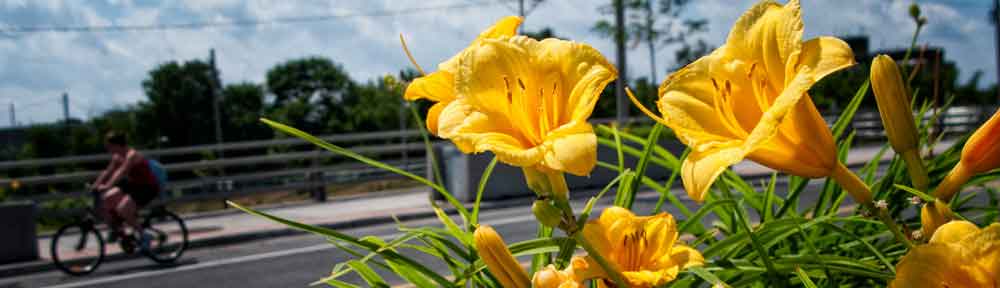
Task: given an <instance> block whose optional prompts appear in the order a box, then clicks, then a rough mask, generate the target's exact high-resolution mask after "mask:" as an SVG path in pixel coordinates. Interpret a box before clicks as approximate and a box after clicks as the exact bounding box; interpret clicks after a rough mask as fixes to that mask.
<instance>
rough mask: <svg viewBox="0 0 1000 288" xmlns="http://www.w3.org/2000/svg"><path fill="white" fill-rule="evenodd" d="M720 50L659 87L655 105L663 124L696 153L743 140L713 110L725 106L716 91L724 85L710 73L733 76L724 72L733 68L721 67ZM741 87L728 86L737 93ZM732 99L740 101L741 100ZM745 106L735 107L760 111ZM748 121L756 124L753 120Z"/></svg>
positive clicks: (692, 64)
mask: <svg viewBox="0 0 1000 288" xmlns="http://www.w3.org/2000/svg"><path fill="white" fill-rule="evenodd" d="M721 50H723V49H722V48H720V49H717V50H716V51H715V52H713V53H712V54H710V55H708V56H705V57H702V58H701V59H698V60H697V61H695V62H694V63H691V64H689V65H688V66H685V67H684V68H682V69H681V70H679V71H677V72H675V73H673V74H671V75H670V76H669V77H668V78H667V79H666V80H664V82H663V85H661V87H660V99H659V101H657V106H658V108H659V109H660V113H661V115H662V116H663V120H664V121H665V122H664V123H663V124H664V125H667V126H668V127H670V129H672V130H674V133H676V134H677V136H678V138H679V139H680V140H681V142H684V144H686V145H688V146H692V148H693V149H695V150H700V149H701V148H700V147H699V146H701V145H706V144H709V143H718V142H726V141H731V140H733V139H736V138H741V137H744V136H745V132H741V131H738V130H742V129H741V128H742V127H733V125H731V124H727V123H726V119H724V118H723V117H719V115H718V114H717V113H716V111H715V107H716V106H721V105H727V104H725V103H717V98H716V95H717V93H718V89H717V87H719V86H720V85H722V86H725V85H724V84H720V83H718V81H717V80H715V77H714V76H713V73H724V72H725V73H736V72H731V71H725V70H726V68H732V67H725V66H724V65H723V64H721V62H723V61H725V58H724V56H723V55H722V52H721ZM713 67H714V68H713ZM741 68H742V67H741ZM737 69H738V68H737ZM734 78H735V77H734ZM741 86H742V85H730V87H733V88H736V89H740V87H741ZM747 92H749V91H747ZM743 93H746V92H742V91H735V92H734V93H733V94H734V95H741V94H743ZM732 99H733V100H735V101H740V100H742V99H741V98H740V97H734V98H732ZM745 102H746V103H734V104H738V105H740V106H743V107H745V108H746V110H754V108H757V109H756V110H757V111H760V108H759V107H757V104H756V103H755V102H752V101H745ZM747 105H749V106H747ZM737 112H739V111H737ZM757 114H760V113H759V112H758V113H757ZM748 120H750V121H753V122H756V119H748ZM740 122H743V121H740ZM751 127H752V126H751ZM702 150H703V149H702Z"/></svg>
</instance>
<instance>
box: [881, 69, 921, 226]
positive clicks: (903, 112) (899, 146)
mask: <svg viewBox="0 0 1000 288" xmlns="http://www.w3.org/2000/svg"><path fill="white" fill-rule="evenodd" d="M871 83H872V90H873V91H874V92H875V102H876V103H878V112H879V116H881V118H882V124H883V126H885V134H886V135H887V136H888V138H889V144H890V145H892V149H893V150H896V152H897V153H899V154H900V156H902V157H903V160H904V161H906V166H907V169H908V171H909V173H910V178H911V179H912V182H913V186H914V187H915V188H917V189H918V190H921V191H923V190H926V189H927V185H928V183H927V182H928V181H929V180H928V179H927V168H925V167H924V163H923V159H921V158H920V150H919V149H918V144H919V143H920V142H919V139H918V136H917V124H916V121H914V119H913V111H912V110H910V93H909V92H907V89H906V84H904V83H903V77H902V76H901V75H900V74H899V67H898V66H896V62H895V61H893V60H892V58H890V57H889V56H886V55H878V56H876V57H875V60H873V61H872V67H871ZM927 235H930V234H927Z"/></svg>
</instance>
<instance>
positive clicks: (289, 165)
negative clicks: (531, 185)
mask: <svg viewBox="0 0 1000 288" xmlns="http://www.w3.org/2000/svg"><path fill="white" fill-rule="evenodd" d="M419 135H420V132H419V131H417V130H406V131H382V132H371V133H354V134H340V135H326V136H322V137H320V138H322V139H324V140H326V141H328V142H331V143H334V144H338V145H342V146H345V147H347V148H348V149H350V150H351V151H354V152H356V153H359V154H363V155H366V156H369V157H373V158H376V159H379V160H380V161H383V162H386V163H388V164H390V165H393V166H396V167H399V168H401V169H404V170H406V171H409V172H411V173H424V171H426V167H425V166H426V165H427V164H426V160H425V159H424V158H423V154H424V152H425V148H426V147H425V145H424V143H423V142H422V141H421V140H419ZM376 141H377V142H382V143H390V144H378V145H354V146H351V145H349V144H351V143H358V142H368V143H371V142H376ZM393 142H395V143H393ZM305 145H311V144H310V143H308V142H306V141H304V140H301V139H298V138H288V139H273V140H262V141H245V142H233V143H224V144H218V145H216V144H210V145H197V146H189V147H177V148H168V149H159V150H143V151H142V152H143V153H144V154H145V155H146V156H147V157H150V158H153V159H155V158H160V157H164V156H185V155H191V156H200V155H201V154H203V153H206V152H208V153H217V152H222V153H225V152H229V151H239V150H243V151H246V150H253V149H258V150H261V153H264V154H252V155H243V156H237V157H232V156H231V157H229V158H224V159H215V160H196V161H187V162H175V163H164V168H165V169H166V170H167V171H168V172H169V175H170V178H171V179H170V182H169V183H168V184H167V186H166V189H165V193H164V194H165V195H164V196H166V198H168V199H167V200H166V201H169V202H187V201H197V200H204V199H219V198H223V199H225V198H230V197H238V196H244V195H250V194H254V193H261V192H269V191H289V190H298V191H302V190H312V192H314V193H313V194H314V195H315V196H316V197H317V199H323V198H325V197H323V196H318V194H320V190H322V188H324V187H326V186H328V185H330V184H337V183H346V182H353V181H362V180H370V179H384V178H387V177H394V176H395V175H394V174H392V173H389V172H386V171H382V170H380V169H374V168H372V167H369V166H367V165H365V164H362V163H357V162H353V161H348V162H344V161H339V162H342V163H336V162H338V160H339V159H343V157H342V156H340V155H337V154H334V153H331V152H328V151H325V150H321V149H318V148H303V147H296V146H305ZM271 148H280V149H278V150H285V151H288V150H292V151H289V152H277V153H275V152H273V151H272V150H275V149H271ZM303 149H312V150H308V151H302V150H303ZM232 154H235V153H231V154H230V155H232ZM244 154H245V153H244ZM180 158H188V159H191V158H200V157H180ZM108 160H110V155H109V154H97V155H82V156H71V157H60V158H47V159H31V160H20V161H7V162H0V173H4V172H6V171H10V170H13V169H34V168H43V167H66V166H70V165H78V164H86V163H94V162H101V161H108ZM324 162H326V163H327V164H324ZM330 163H333V164H332V165H331V164H330ZM248 167H251V169H248ZM213 169H215V170H216V171H218V170H222V171H228V172H227V173H226V175H224V176H221V175H216V176H204V175H203V173H198V171H202V170H213ZM53 170H56V169H53ZM237 170H244V171H246V170H249V172H235V173H234V171H237ZM99 173H100V171H95V170H87V171H71V172H61V173H55V174H50V175H32V176H26V177H19V178H16V179H11V178H0V187H11V186H10V185H11V184H12V182H14V181H17V183H18V185H19V186H20V187H21V189H26V188H27V189H32V188H42V189H43V190H45V188H48V189H47V190H50V191H51V190H58V191H55V192H50V193H39V194H30V195H18V194H13V195H11V196H12V197H11V198H12V199H13V200H30V201H36V202H45V201H54V200H60V199H66V198H77V197H86V196H89V192H88V191H83V190H81V189H82V187H81V186H82V185H81V184H82V183H84V182H86V181H92V180H93V179H94V178H96V177H97V175H98V174H99ZM177 175H187V176H188V177H183V178H179V179H178V178H177V177H176V176H177ZM53 187H58V188H53ZM73 187H76V188H75V189H74V188H73ZM35 190H37V189H35ZM323 194H324V196H325V192H324V193H323Z"/></svg>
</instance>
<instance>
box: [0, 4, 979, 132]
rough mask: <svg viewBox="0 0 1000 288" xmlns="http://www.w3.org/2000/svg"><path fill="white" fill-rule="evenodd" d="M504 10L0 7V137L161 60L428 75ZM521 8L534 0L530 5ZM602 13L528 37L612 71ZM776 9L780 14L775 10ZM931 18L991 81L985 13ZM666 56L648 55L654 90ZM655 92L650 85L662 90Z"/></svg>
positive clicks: (580, 8)
mask: <svg viewBox="0 0 1000 288" xmlns="http://www.w3.org/2000/svg"><path fill="white" fill-rule="evenodd" d="M513 1H514V0H369V1H348V0H283V1H281V0H173V1H149V0H88V1H83V0H80V1H76V0H0V55H2V56H0V127H7V126H10V125H11V123H10V121H9V120H8V119H10V112H9V111H8V106H9V105H10V104H11V103H13V104H14V106H15V109H16V117H17V122H18V123H19V124H21V125H24V124H31V123H43V122H51V121H55V120H57V119H61V117H62V113H63V112H62V105H61V97H60V96H61V95H62V94H63V93H64V92H65V93H68V95H69V100H70V101H69V102H70V105H69V106H70V107H69V108H70V109H69V111H70V115H71V117H76V118H83V119H88V118H90V117H93V116H97V115H99V114H100V113H102V112H104V111H107V110H108V109H112V108H116V107H124V106H127V105H131V104H135V103H137V102H138V101H142V100H144V99H145V95H144V94H143V91H142V86H141V82H142V80H143V79H144V78H145V77H146V76H147V73H148V71H149V70H150V69H152V68H154V67H156V66H157V65H158V64H161V63H164V62H168V61H187V60H191V59H196V58H198V59H207V57H208V54H209V50H210V49H215V51H216V57H217V63H218V66H219V69H220V73H221V77H222V81H223V82H224V83H238V82H255V83H261V82H263V80H264V75H265V73H266V72H267V69H268V68H270V67H272V66H274V65H276V64H279V63H281V62H284V61H287V60H290V59H294V58H300V57H307V56H323V57H328V58H330V59H332V60H333V61H335V62H337V63H339V64H341V65H343V67H344V68H345V69H346V70H347V71H348V72H349V73H350V76H351V78H352V79H354V80H355V81H369V80H372V79H375V78H376V77H379V76H381V75H385V74H388V73H395V72H397V71H399V70H400V69H404V68H407V67H411V65H410V64H409V61H408V60H407V59H406V56H405V54H404V53H403V52H402V49H401V48H400V45H399V40H398V35H399V34H400V33H402V34H403V35H404V36H405V37H406V39H407V43H408V45H409V48H410V50H411V51H412V52H413V54H414V56H415V58H416V59H417V62H418V63H419V64H420V65H421V66H423V67H424V68H425V69H429V70H430V69H432V68H433V67H435V66H436V64H437V63H439V62H441V61H443V60H445V59H447V58H448V57H450V56H452V55H454V54H455V53H456V52H458V51H459V50H461V49H462V48H463V47H465V46H466V45H467V44H468V43H469V42H470V41H471V40H472V39H473V38H475V36H476V35H477V34H478V33H479V32H480V31H481V30H482V29H484V28H486V27H488V26H490V25H491V24H492V23H493V22H494V21H496V20H497V19H499V18H501V17H503V16H506V15H514V14H517V11H516V10H515V9H516V4H514V2H513ZM526 2H530V1H526ZM609 2H610V1H608V0H547V1H545V2H543V3H542V4H540V5H539V6H537V7H536V8H535V9H534V10H532V11H531V13H530V14H529V15H528V16H527V19H526V21H525V23H524V26H523V27H524V28H525V29H527V30H529V31H533V30H537V29H540V28H542V27H551V28H552V29H553V30H554V31H555V32H556V34H557V35H558V36H561V37H565V38H569V39H572V40H575V41H579V42H584V43H588V44H590V45H592V46H594V47H595V48H597V49H598V50H600V51H601V52H602V53H603V54H604V55H605V57H607V58H608V59H611V60H612V62H614V59H615V58H614V56H615V54H614V52H615V50H614V45H613V43H612V42H611V41H610V40H609V39H606V38H602V37H601V36H600V35H597V34H595V33H593V32H592V31H591V27H592V26H593V24H594V22H596V21H597V20H599V19H608V20H611V16H610V15H603V14H601V12H599V11H598V7H599V6H601V5H604V4H606V3H609ZM692 2H693V3H692V4H691V5H689V7H687V8H686V9H687V10H686V11H685V15H690V16H691V17H703V18H706V19H707V20H708V21H709V22H708V31H707V32H706V33H704V34H702V36H701V37H702V38H703V39H704V40H705V41H706V42H708V43H709V44H710V45H713V46H718V45H719V44H721V43H723V42H724V41H725V38H726V35H727V34H728V33H729V29H730V27H731V26H732V23H733V22H735V20H736V19H737V18H738V17H739V16H740V15H741V14H742V13H743V12H744V11H745V10H746V9H747V8H749V7H751V6H752V5H753V4H754V3H755V2H756V1H754V0H696V1H692ZM781 2H784V1H781ZM916 2H917V3H918V4H920V5H921V7H922V10H923V14H924V16H926V17H927V19H928V25H927V26H925V29H924V32H923V33H922V34H921V37H920V40H919V43H920V44H929V45H933V46H941V47H944V48H945V57H946V59H948V60H950V61H954V62H956V63H957V64H958V66H959V68H960V70H961V73H962V74H961V75H960V78H961V79H967V78H968V77H969V76H970V75H972V73H973V71H977V70H978V71H982V72H983V73H984V75H983V80H984V81H982V82H981V83H982V84H983V85H985V84H992V83H994V82H995V81H994V80H993V79H996V71H995V70H996V68H995V65H996V64H995V63H996V62H995V61H996V60H995V59H996V57H995V53H996V52H995V50H994V49H995V48H994V38H993V35H994V34H993V33H994V30H993V26H992V25H991V24H990V22H989V19H988V17H987V16H986V15H987V14H988V11H989V9H990V2H991V1H987V0H917V1H916ZM910 3H913V0H803V3H802V4H803V11H802V14H803V18H804V22H805V38H807V39H808V38H812V37H816V36H822V35H831V36H847V35H868V36H870V46H871V50H878V49H892V48H901V47H905V46H906V45H908V44H909V41H910V37H911V36H912V33H913V30H914V29H915V24H913V22H912V21H911V20H910V18H909V15H908V12H907V8H908V7H909V5H910ZM329 15H341V16H343V15H349V16H344V17H330V18H328V19H327V20H325V21H315V22H296V23H288V24H264V25H255V26H237V27H232V26H229V27H211V28H205V29H174V30H143V31H108V32H76V33H54V32H38V33H19V32H10V31H11V30H10V29H14V28H18V27H52V26H72V27H78V26H107V25H171V24H184V23H204V22H212V23H222V22H232V21H260V22H270V21H271V20H273V19H281V18H288V17H310V16H329ZM674 49H676V47H671V46H667V47H662V48H660V49H659V50H658V51H657V64H659V65H658V66H659V67H658V72H657V74H658V77H660V78H662V77H664V75H665V74H666V72H667V71H666V69H667V68H668V67H674V66H676V63H673V62H672V58H673V51H674ZM627 64H628V65H627V66H628V74H629V77H630V78H634V77H642V76H648V75H649V72H650V68H649V57H648V51H646V50H645V47H644V46H637V47H635V49H634V50H631V51H630V53H629V59H628V63H627ZM660 80H661V79H657V82H659V81H660Z"/></svg>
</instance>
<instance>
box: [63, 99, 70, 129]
mask: <svg viewBox="0 0 1000 288" xmlns="http://www.w3.org/2000/svg"><path fill="white" fill-rule="evenodd" d="M62 105H63V121H64V122H66V127H69V93H66V92H63V95H62Z"/></svg>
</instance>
